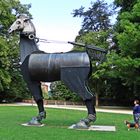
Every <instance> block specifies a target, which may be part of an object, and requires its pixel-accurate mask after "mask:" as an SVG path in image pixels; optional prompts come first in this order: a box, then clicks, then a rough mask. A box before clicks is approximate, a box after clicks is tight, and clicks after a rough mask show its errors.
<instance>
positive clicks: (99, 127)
mask: <svg viewBox="0 0 140 140" xmlns="http://www.w3.org/2000/svg"><path fill="white" fill-rule="evenodd" d="M69 129H77V130H89V131H116V127H115V126H103V125H91V126H90V127H88V128H87V129H84V128H76V125H75V124H73V125H71V126H70V127H69Z"/></svg>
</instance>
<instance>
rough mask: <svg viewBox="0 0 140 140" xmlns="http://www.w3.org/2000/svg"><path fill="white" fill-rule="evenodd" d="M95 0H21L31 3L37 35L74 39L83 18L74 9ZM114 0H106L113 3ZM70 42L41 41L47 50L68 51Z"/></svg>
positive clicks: (41, 46)
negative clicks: (78, 16)
mask: <svg viewBox="0 0 140 140" xmlns="http://www.w3.org/2000/svg"><path fill="white" fill-rule="evenodd" d="M91 1H93V2H94V1H95V0H20V2H21V3H22V4H30V3H31V5H32V7H31V8H30V13H31V14H32V16H33V20H32V21H33V24H34V25H35V28H36V32H37V37H39V38H43V39H47V40H56V41H65V42H68V41H74V40H75V37H76V36H77V35H78V32H79V30H80V29H81V24H82V19H81V18H77V17H75V18H74V17H73V15H72V12H73V10H74V9H79V8H80V7H81V6H84V7H85V8H86V9H88V8H89V7H90V6H91ZM112 1H113V0H106V2H107V3H111V2H112ZM72 47H73V46H72V45H70V44H62V43H61V44H60V43H41V42H40V43H39V48H40V49H41V50H43V51H45V52H50V53H51V52H67V51H70V50H71V49H72Z"/></svg>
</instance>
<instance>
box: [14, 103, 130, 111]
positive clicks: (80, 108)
mask: <svg viewBox="0 0 140 140" xmlns="http://www.w3.org/2000/svg"><path fill="white" fill-rule="evenodd" d="M12 105H15V106H36V104H31V103H14V104H12ZM45 107H46V108H60V109H73V110H83V111H86V107H85V106H75V105H45ZM96 111H97V112H107V113H119V114H132V110H130V109H125V108H121V107H120V108H119V107H97V108H96Z"/></svg>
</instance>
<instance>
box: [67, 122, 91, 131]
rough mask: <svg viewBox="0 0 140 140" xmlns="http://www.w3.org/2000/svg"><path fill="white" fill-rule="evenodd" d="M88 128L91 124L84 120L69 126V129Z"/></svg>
mask: <svg viewBox="0 0 140 140" xmlns="http://www.w3.org/2000/svg"><path fill="white" fill-rule="evenodd" d="M88 128H89V126H88V125H87V124H86V123H85V122H84V121H80V122H78V123H76V124H73V125H72V126H70V127H69V129H88Z"/></svg>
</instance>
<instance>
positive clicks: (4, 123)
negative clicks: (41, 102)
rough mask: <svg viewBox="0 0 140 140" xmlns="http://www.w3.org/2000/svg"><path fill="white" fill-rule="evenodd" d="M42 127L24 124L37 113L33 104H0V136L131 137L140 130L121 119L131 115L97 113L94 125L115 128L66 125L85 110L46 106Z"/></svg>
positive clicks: (57, 139)
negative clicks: (85, 128) (102, 128)
mask: <svg viewBox="0 0 140 140" xmlns="http://www.w3.org/2000/svg"><path fill="white" fill-rule="evenodd" d="M46 110H47V119H46V120H44V121H43V123H45V124H46V125H45V126H44V127H25V126H22V125H21V123H25V122H27V121H28V120H30V118H31V117H32V116H35V115H36V113H37V108H36V107H34V106H30V107H29V106H28V107H27V106H26V107H24V106H0V113H1V114H0V140H125V139H126V140H134V139H139V138H140V131H136V130H131V131H128V130H127V128H126V126H125V125H124V123H123V121H124V120H125V119H128V120H132V116H131V115H123V114H113V113H97V117H98V119H97V121H96V123H95V124H97V125H115V126H116V129H117V131H116V132H99V131H83V130H71V129H67V128H68V126H70V125H72V124H73V123H75V122H76V121H78V120H79V119H81V118H84V117H85V116H86V112H85V111H76V110H65V109H49V108H47V109H46Z"/></svg>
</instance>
